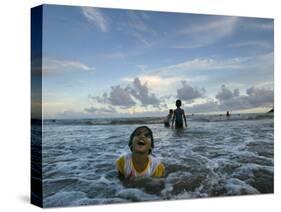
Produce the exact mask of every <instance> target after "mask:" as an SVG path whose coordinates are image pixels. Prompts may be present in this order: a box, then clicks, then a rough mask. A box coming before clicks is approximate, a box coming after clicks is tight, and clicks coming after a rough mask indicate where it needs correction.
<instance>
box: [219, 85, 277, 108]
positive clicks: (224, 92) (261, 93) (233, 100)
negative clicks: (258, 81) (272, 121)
mask: <svg viewBox="0 0 281 212" xmlns="http://www.w3.org/2000/svg"><path fill="white" fill-rule="evenodd" d="M216 98H217V99H218V100H219V103H220V105H221V106H223V107H224V108H229V109H232V110H235V109H238V110H239V109H250V108H254V107H272V106H273V98H274V92H273V90H271V89H269V88H263V87H255V86H252V87H250V88H248V89H247V90H246V95H240V92H239V89H234V90H233V91H231V90H230V89H229V88H227V87H226V86H225V85H222V86H221V91H220V92H219V93H218V94H217V95H216Z"/></svg>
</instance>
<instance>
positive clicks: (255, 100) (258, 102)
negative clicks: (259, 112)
mask: <svg viewBox="0 0 281 212" xmlns="http://www.w3.org/2000/svg"><path fill="white" fill-rule="evenodd" d="M246 93H247V94H248V102H249V103H250V105H252V106H265V107H266V106H272V105H273V101H274V92H273V90H271V89H268V88H257V87H251V88H249V89H247V91H246Z"/></svg>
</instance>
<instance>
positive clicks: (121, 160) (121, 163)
mask: <svg viewBox="0 0 281 212" xmlns="http://www.w3.org/2000/svg"><path fill="white" fill-rule="evenodd" d="M124 165H125V157H124V156H122V157H120V158H119V159H118V160H117V161H116V168H117V170H118V172H120V174H122V175H124Z"/></svg>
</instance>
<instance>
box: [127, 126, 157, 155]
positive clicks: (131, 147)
mask: <svg viewBox="0 0 281 212" xmlns="http://www.w3.org/2000/svg"><path fill="white" fill-rule="evenodd" d="M141 128H145V129H147V131H148V133H149V135H150V137H151V149H150V150H149V154H151V152H152V149H153V148H154V142H153V133H152V131H151V129H150V128H149V127H147V126H140V127H137V128H136V129H135V130H134V131H133V132H132V134H131V135H130V140H129V143H128V146H129V148H130V150H131V151H133V138H134V136H135V134H136V132H137V131H138V129H141Z"/></svg>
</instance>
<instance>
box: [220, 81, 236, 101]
mask: <svg viewBox="0 0 281 212" xmlns="http://www.w3.org/2000/svg"><path fill="white" fill-rule="evenodd" d="M239 95H240V91H239V89H235V90H234V91H231V90H230V89H229V88H227V87H226V86H225V85H222V86H221V91H220V92H219V93H218V94H217V95H216V98H217V99H218V100H220V101H222V102H223V101H226V100H229V99H232V98H235V97H238V96H239Z"/></svg>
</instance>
